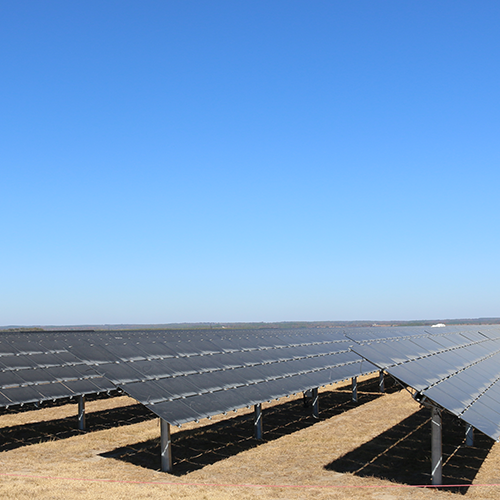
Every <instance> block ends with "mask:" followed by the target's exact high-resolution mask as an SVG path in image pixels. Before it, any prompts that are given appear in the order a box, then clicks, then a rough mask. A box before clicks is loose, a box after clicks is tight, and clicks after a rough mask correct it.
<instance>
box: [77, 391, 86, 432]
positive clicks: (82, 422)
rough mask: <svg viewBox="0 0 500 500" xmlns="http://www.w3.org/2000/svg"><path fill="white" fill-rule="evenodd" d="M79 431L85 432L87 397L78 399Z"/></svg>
mask: <svg viewBox="0 0 500 500" xmlns="http://www.w3.org/2000/svg"><path fill="white" fill-rule="evenodd" d="M78 429H80V430H81V431H84V430H85V396H83V395H82V396H79V397H78Z"/></svg>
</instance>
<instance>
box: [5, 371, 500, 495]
mask: <svg viewBox="0 0 500 500" xmlns="http://www.w3.org/2000/svg"><path fill="white" fill-rule="evenodd" d="M76 408H77V405H76V403H68V404H64V405H56V406H53V407H42V408H40V409H21V411H11V410H7V411H3V413H2V414H0V465H1V467H0V498H2V499H21V500H24V499H32V498H33V499H34V498H37V499H40V498H42V499H46V498H47V499H70V500H72V499H75V500H76V499H79V500H81V499H106V500H109V499H127V500H130V499H132V498H146V499H160V498H161V499H170V498H171V499H174V498H175V499H182V500H183V499H186V500H190V499H220V500H224V499H226V498H227V499H229V498H234V497H236V496H237V497H238V498H239V499H242V500H245V499H253V498H258V499H305V498H314V499H318V500H326V499H351V498H361V499H368V498H371V499H378V500H392V499H399V498H412V499H430V498H433V499H434V498H435V499H445V498H448V499H451V498H455V499H458V498H461V497H470V498H474V499H492V498H500V470H499V466H500V445H498V444H495V443H493V441H491V440H490V439H489V438H487V437H486V436H483V435H482V434H480V433H479V432H477V433H476V436H475V443H474V446H473V447H466V446H465V443H464V426H463V424H462V423H460V422H458V421H457V420H456V419H454V418H452V417H451V416H445V418H444V419H443V458H444V469H443V476H444V482H445V483H446V484H448V485H451V484H464V483H465V484H471V483H473V484H477V485H478V486H472V487H469V488H443V489H435V488H432V489H431V488H415V487H409V486H410V485H425V484H429V482H430V475H429V472H430V424H429V417H430V414H429V410H427V409H422V408H420V407H419V405H418V404H417V403H416V402H415V401H414V400H413V399H412V398H411V396H410V394H409V393H408V392H407V391H405V390H399V389H397V388H396V387H393V388H392V389H391V388H389V389H388V391H387V392H386V393H385V394H380V393H379V392H378V390H377V380H375V379H369V378H365V379H360V384H359V401H358V403H353V402H352V401H351V392H350V386H349V384H347V383H343V384H342V383H339V384H334V385H332V386H328V387H327V388H325V389H322V390H321V391H320V411H321V415H320V419H319V420H315V419H314V418H313V417H312V416H311V411H310V408H306V407H304V404H303V402H302V398H301V397H300V396H294V397H290V398H282V399H281V400H280V401H273V402H272V403H267V404H265V405H263V408H264V411H263V417H264V440H263V441H256V440H255V439H254V438H253V436H252V427H253V424H252V413H251V410H250V409H245V410H239V411H238V412H236V413H231V414H230V415H229V414H228V415H220V416H217V417H215V418H213V419H212V420H203V421H202V422H200V423H197V424H195V423H192V424H188V425H185V426H182V428H180V429H177V428H173V429H172V443H173V454H174V473H173V474H166V473H162V472H160V470H159V468H160V458H159V434H160V428H159V420H158V418H156V417H155V416H154V415H153V414H152V413H151V412H149V411H148V410H147V409H146V408H144V407H142V406H141V405H138V404H136V402H135V401H134V400H132V399H130V398H127V397H125V396H122V397H116V398H108V399H97V400H95V401H90V402H88V403H87V424H88V430H87V431H86V432H83V431H78V430H77V420H76V413H77V411H76ZM496 484H498V485H499V486H495V485H496ZM488 485H489V486H488ZM492 485H493V486H492Z"/></svg>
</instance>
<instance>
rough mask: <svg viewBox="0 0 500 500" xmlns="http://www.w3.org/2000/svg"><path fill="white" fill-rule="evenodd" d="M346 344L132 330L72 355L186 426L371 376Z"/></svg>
mask: <svg viewBox="0 0 500 500" xmlns="http://www.w3.org/2000/svg"><path fill="white" fill-rule="evenodd" d="M181 338H182V340H180V339H181ZM349 343H350V341H349V340H348V339H346V338H345V336H344V335H343V333H342V332H340V331H339V330H338V329H337V330H328V329H324V330H322V331H320V332H319V331H318V330H317V329H297V330H289V331H283V330H279V331H275V330H266V331H265V332H263V331H254V330H248V331H242V330H236V331H231V332H229V331H227V330H210V331H201V332H200V331H198V332H182V335H181V334H180V333H178V332H158V331H157V332H138V331H128V332H113V333H110V334H103V333H99V335H98V336H95V335H91V336H89V337H88V338H87V339H84V338H80V342H79V343H78V344H75V348H76V347H77V348H78V356H79V357H81V358H82V359H83V360H85V362H87V363H88V364H89V365H91V366H92V367H93V368H94V369H95V370H96V371H98V372H99V373H100V374H101V375H102V376H103V377H105V378H106V379H109V380H111V381H112V382H113V383H114V384H116V385H117V386H118V387H120V388H121V389H122V390H124V391H125V392H126V393H127V394H129V395H130V396H132V397H133V398H135V399H137V400H138V401H140V402H141V403H143V404H145V405H146V406H148V408H150V409H151V410H152V411H153V412H154V413H156V414H158V415H159V416H160V417H162V418H164V419H165V420H167V421H168V422H170V423H173V424H181V423H184V422H188V421H190V420H194V419H200V418H203V417H207V416H210V415H213V414H216V413H221V412H224V411H229V410H228V409H231V410H234V409H236V408H239V407H242V406H247V405H251V404H256V403H255V402H258V403H261V402H264V401H268V400H271V399H275V398H279V397H284V396H288V395H289V394H292V393H294V392H301V391H306V390H308V389H312V388H315V387H319V386H321V385H326V384H330V383H333V382H336V381H340V380H344V379H346V378H350V377H354V376H358V375H361V374H364V373H369V372H372V371H374V370H375V369H376V368H375V367H374V366H373V365H372V364H370V363H367V362H363V361H362V358H360V357H359V356H358V355H356V354H354V353H353V352H352V351H350V350H349ZM72 352H75V353H76V351H74V350H73V348H72ZM105 360H107V362H105ZM245 395H249V396H251V397H250V399H248V398H246V396H245ZM193 398H194V399H193ZM180 402H182V404H180ZM191 403H193V404H191ZM195 403H196V404H195ZM203 405H204V406H203ZM195 407H196V408H197V411H196V412H195V411H194V408H195ZM166 408H169V410H168V411H166V410H165V409H166ZM203 408H206V409H205V410H203ZM174 410H175V411H174ZM182 411H185V414H181V413H182ZM214 412H215V413H214Z"/></svg>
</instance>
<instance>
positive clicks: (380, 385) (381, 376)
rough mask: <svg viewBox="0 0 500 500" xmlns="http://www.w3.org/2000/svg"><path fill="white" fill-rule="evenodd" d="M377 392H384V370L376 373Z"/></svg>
mask: <svg viewBox="0 0 500 500" xmlns="http://www.w3.org/2000/svg"><path fill="white" fill-rule="evenodd" d="M378 390H379V392H385V380H384V370H380V371H379V372H378Z"/></svg>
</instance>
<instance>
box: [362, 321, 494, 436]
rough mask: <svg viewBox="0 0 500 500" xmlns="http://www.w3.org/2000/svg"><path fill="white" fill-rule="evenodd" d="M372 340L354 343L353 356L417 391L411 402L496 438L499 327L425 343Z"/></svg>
mask: <svg viewBox="0 0 500 500" xmlns="http://www.w3.org/2000/svg"><path fill="white" fill-rule="evenodd" d="M372 340H373V339H364V340H362V339H359V338H358V342H359V345H355V346H353V350H354V351H355V352H357V353H358V354H360V355H361V356H363V357H364V358H365V359H368V360H370V361H371V362H373V363H374V364H375V365H376V366H377V367H379V368H383V369H385V370H386V371H387V372H388V373H390V374H391V375H392V376H394V377H395V378H397V379H399V380H401V381H402V382H404V383H405V384H407V385H409V386H411V387H413V388H414V389H416V390H417V391H418V392H417V394H416V395H415V397H416V399H418V400H420V401H422V402H423V401H425V400H429V401H430V402H434V403H435V404H437V405H439V406H441V407H443V408H445V409H446V410H448V411H449V412H451V413H453V414H455V415H457V416H458V417H460V418H462V419H463V420H465V421H466V422H467V423H469V424H471V425H472V426H473V427H475V428H477V429H479V430H481V431H482V432H484V433H485V434H487V435H489V436H490V437H492V438H493V439H499V438H500V398H499V397H498V396H499V395H500V383H499V380H500V331H499V328H498V327H496V328H493V327H490V328H487V329H485V328H483V327H481V328H480V329H478V330H476V331H474V329H472V328H469V329H467V330H466V331H462V332H461V333H447V332H445V333H444V334H440V335H436V336H432V338H430V337H429V338H426V339H423V338H420V337H419V338H412V339H411V340H408V339H403V338H401V339H399V340H397V339H396V340H393V341H386V342H378V343H373V342H372ZM437 345H440V346H442V347H441V348H440V349H439V348H436V346H437Z"/></svg>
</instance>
